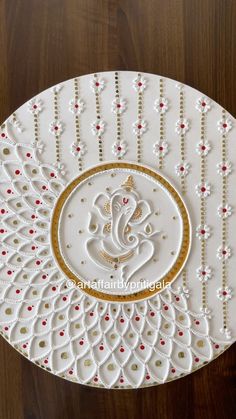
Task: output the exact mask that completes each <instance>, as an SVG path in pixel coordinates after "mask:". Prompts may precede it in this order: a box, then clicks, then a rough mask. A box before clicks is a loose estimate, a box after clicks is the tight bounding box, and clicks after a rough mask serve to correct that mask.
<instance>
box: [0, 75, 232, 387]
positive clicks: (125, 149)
mask: <svg viewBox="0 0 236 419" xmlns="http://www.w3.org/2000/svg"><path fill="white" fill-rule="evenodd" d="M234 126H235V121H234V118H233V117H232V116H230V115H229V114H228V113H227V112H226V111H225V110H224V109H222V108H221V107H220V106H219V105H218V104H216V103H215V102H214V101H212V100H210V99H208V98H207V97H205V96H204V95H203V94H201V93H199V92H198V91H196V90H194V89H192V88H190V87H188V86H185V85H181V84H179V83H176V82H175V81H173V80H170V79H165V78H164V77H159V76H156V75H151V74H137V73H133V72H117V73H115V72H109V73H102V74H98V75H87V76H83V77H79V78H76V79H73V80H69V81H67V82H64V83H62V84H61V85H57V86H54V87H53V88H51V89H48V90H46V91H45V92H43V93H41V94H40V95H38V96H36V97H35V98H33V99H32V100H30V101H29V102H28V103H26V104H24V105H23V106H22V107H20V108H19V109H18V110H17V111H16V112H15V113H14V114H13V115H11V116H10V117H9V118H8V119H7V121H6V122H5V123H4V124H3V125H2V128H1V133H0V138H1V142H0V155H1V169H0V170H1V172H0V199H1V204H0V216H1V229H0V240H1V242H0V270H1V274H0V299H1V301H0V302H1V307H0V328H1V333H2V335H3V336H4V338H5V339H7V340H8V341H9V343H10V344H11V345H12V346H14V347H15V348H16V349H17V350H18V351H20V352H21V353H22V354H23V355H24V356H26V357H27V358H28V359H29V360H31V361H32V362H34V363H36V364H37V365H39V366H41V367H42V368H45V369H47V370H48V371H50V372H52V373H53V374H55V375H57V376H60V377H63V378H66V379H68V380H71V381H74V382H78V383H82V384H87V385H92V386H96V387H106V388H137V387H144V386H150V385H156V384H161V383H164V382H167V381H170V380H173V379H176V378H179V377H182V376H184V375H186V374H188V373H191V372H193V371H195V370H196V369H198V368H199V367H201V366H203V365H205V364H207V363H208V362H209V361H211V360H212V359H214V358H215V357H216V356H218V355H219V354H220V353H221V352H222V351H223V350H224V349H226V348H227V347H228V346H229V345H230V344H231V343H232V342H233V341H234V340H235V329H236V325H235V321H234V312H235V292H234V283H233V281H234V280H233V274H234V272H235V268H236V257H235V240H234V231H236V215H235V190H234V185H235V183H236V174H235V173H236V172H235V166H236V161H235V160H236V155H235V153H234V140H235V139H234V137H235V127H234Z"/></svg>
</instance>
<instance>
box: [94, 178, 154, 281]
mask: <svg viewBox="0 0 236 419" xmlns="http://www.w3.org/2000/svg"><path fill="white" fill-rule="evenodd" d="M152 213H153V210H152V208H151V205H150V203H149V202H148V201H147V200H144V199H141V198H140V195H139V193H138V192H137V190H136V187H135V181H134V178H133V176H131V175H129V176H128V177H127V178H126V179H125V180H124V182H123V183H122V184H121V186H120V187H119V188H117V189H115V190H114V191H113V192H106V193H98V194H97V195H96V197H95V199H94V201H93V211H92V212H90V213H89V222H88V233H89V236H90V237H89V239H88V240H87V242H86V250H87V254H88V256H89V258H90V260H91V261H92V262H93V263H94V264H96V265H97V266H98V267H99V268H102V269H103V270H106V271H114V270H115V271H116V272H117V273H119V280H120V281H122V283H123V284H124V285H127V284H129V283H130V281H131V280H132V279H134V276H135V274H138V272H139V271H140V270H141V268H142V267H143V266H144V265H145V264H146V263H148V262H149V261H150V259H151V258H152V257H153V255H154V253H155V251H156V248H155V247H156V245H157V243H155V242H154V240H153V238H154V236H156V235H158V233H160V232H159V231H153V228H152V225H151V224H150V223H148V219H149V217H150V216H151V214H152ZM97 220H98V222H97ZM111 277H112V276H111Z"/></svg>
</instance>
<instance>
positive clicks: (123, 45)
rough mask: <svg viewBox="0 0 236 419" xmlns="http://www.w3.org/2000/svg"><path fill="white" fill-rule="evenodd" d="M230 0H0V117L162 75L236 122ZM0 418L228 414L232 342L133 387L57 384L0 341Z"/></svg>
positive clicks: (234, 5) (235, 43) (197, 418)
mask: <svg viewBox="0 0 236 419" xmlns="http://www.w3.org/2000/svg"><path fill="white" fill-rule="evenodd" d="M235 21H236V1H235V0H120V1H119V0H110V1H109V0H0V22H1V24H0V120H1V121H3V120H4V119H5V118H6V117H7V116H9V114H11V113H12V112H13V111H14V110H15V109H16V108H18V107H19V106H20V105H21V104H23V103H24V102H25V101H26V100H28V99H29V98H31V97H32V96H33V95H35V94H37V93H39V92H40V91H41V90H43V89H46V88H47V87H49V86H50V85H54V84H55V83H58V82H60V81H63V80H66V79H68V78H71V77H74V76H77V75H82V74H86V73H90V72H98V71H105V70H115V69H122V70H139V71H147V72H150V73H157V74H162V75H164V76H167V77H171V78H173V79H176V80H179V81H181V82H184V83H187V84H189V85H190V86H192V87H195V88H197V89H199V90H200V91H202V92H204V93H205V94H206V95H209V96H210V97H212V98H213V99H215V100H216V101H218V102H219V103H220V104H221V105H222V106H224V107H225V108H226V109H228V111H229V112H231V113H232V114H233V115H234V116H236V100H235V92H236V77H235V74H234V73H235V68H236V26H235ZM0 363H1V368H0V419H22V418H25V419H38V418H39V419H54V418H56V419H62V418H63V419H72V418H85V419H87V418H89V419H91V418H95V417H101V418H102V419H107V418H112V419H117V418H122V419H124V418H129V419H133V418H139V417H142V418H162V419H165V418H168V419H172V418H178V417H181V418H186V419H187V418H190V417H191V418H193V419H202V418H204V419H208V418H209V419H211V418H214V419H215V418H216V419H217V418H227V419H228V418H232V417H234V415H235V408H236V406H235V399H236V392H235V346H234V347H231V348H230V349H229V350H228V351H226V353H225V354H224V355H222V356H220V357H219V358H218V359H217V360H215V361H213V362H212V363H211V364H210V365H209V366H207V367H205V368H203V369H201V370H200V371H198V372H196V373H194V374H192V375H191V376H189V377H185V378H183V379H181V380H178V381H176V382H172V383H169V384H165V385H162V386H158V387H153V388H149V389H143V390H136V391H107V390H95V389H91V388H86V387H83V386H80V385H75V384H72V383H69V382H66V381H64V380H62V379H59V378H56V377H54V376H52V375H50V374H49V373H47V372H45V371H43V370H41V369H39V368H37V367H36V366H34V365H33V364H31V363H30V362H29V361H27V360H26V359H24V358H23V357H21V356H20V355H19V354H18V353H17V352H16V351H15V350H14V349H12V348H11V347H10V346H9V345H8V343H7V342H5V341H4V340H3V339H0Z"/></svg>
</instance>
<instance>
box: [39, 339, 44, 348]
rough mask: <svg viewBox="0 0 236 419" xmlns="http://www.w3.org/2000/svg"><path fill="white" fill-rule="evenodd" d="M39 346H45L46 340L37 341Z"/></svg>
mask: <svg viewBox="0 0 236 419" xmlns="http://www.w3.org/2000/svg"><path fill="white" fill-rule="evenodd" d="M39 346H40V348H45V346H46V342H45V340H41V341H40V342H39Z"/></svg>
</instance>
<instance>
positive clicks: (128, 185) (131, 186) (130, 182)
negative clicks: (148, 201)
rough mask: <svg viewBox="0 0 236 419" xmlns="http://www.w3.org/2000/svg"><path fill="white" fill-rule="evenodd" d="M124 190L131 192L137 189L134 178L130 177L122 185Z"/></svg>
mask: <svg viewBox="0 0 236 419" xmlns="http://www.w3.org/2000/svg"><path fill="white" fill-rule="evenodd" d="M121 186H122V188H124V189H126V190H127V191H130V190H131V189H135V184H134V178H133V176H131V175H129V176H128V177H127V178H126V180H125V181H124V182H123V183H122V184H121Z"/></svg>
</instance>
